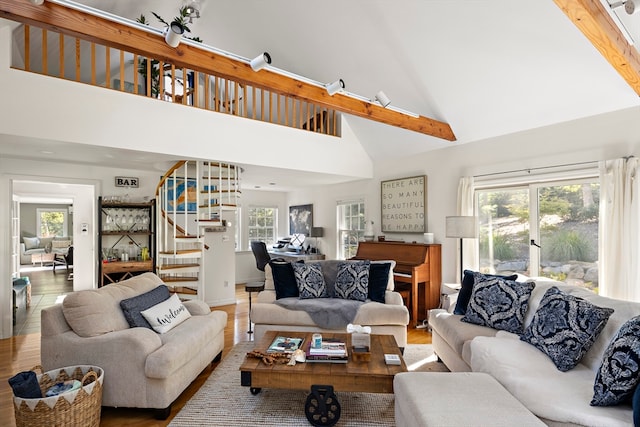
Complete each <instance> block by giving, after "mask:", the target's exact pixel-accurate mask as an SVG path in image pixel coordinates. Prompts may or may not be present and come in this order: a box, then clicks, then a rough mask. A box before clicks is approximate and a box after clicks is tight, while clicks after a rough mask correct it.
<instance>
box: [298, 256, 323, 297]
mask: <svg viewBox="0 0 640 427" xmlns="http://www.w3.org/2000/svg"><path fill="white" fill-rule="evenodd" d="M291 266H292V267H293V273H294V275H295V276H296V283H297V284H298V293H299V294H300V299H310V298H327V297H328V294H327V285H326V284H325V282H324V276H323V275H322V267H321V266H320V264H319V263H317V262H313V263H309V264H298V263H293V264H291Z"/></svg>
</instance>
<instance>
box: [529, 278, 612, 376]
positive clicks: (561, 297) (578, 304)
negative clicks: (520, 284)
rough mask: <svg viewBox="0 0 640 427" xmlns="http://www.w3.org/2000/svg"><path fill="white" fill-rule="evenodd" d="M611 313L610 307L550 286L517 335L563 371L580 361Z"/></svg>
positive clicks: (573, 366)
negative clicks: (528, 322) (527, 324)
mask: <svg viewBox="0 0 640 427" xmlns="http://www.w3.org/2000/svg"><path fill="white" fill-rule="evenodd" d="M612 313H613V309H612V308H606V307H598V306H596V305H593V304H592V303H590V302H589V301H587V300H585V299H582V298H579V297H576V296H573V295H569V294H567V293H566V292H563V291H561V290H560V289H558V288H557V287H555V286H552V287H551V288H549V289H548V290H547V292H545V294H544V296H543V297H542V300H541V301H540V306H539V307H538V310H537V311H536V313H535V314H534V315H533V320H532V321H531V324H530V325H529V327H528V328H527V329H526V330H525V331H524V334H522V336H521V337H520V339H521V340H522V341H524V342H528V343H529V344H531V345H533V346H535V347H536V348H538V350H540V351H542V352H543V353H544V354H546V355H547V356H549V358H551V360H552V361H553V363H554V364H555V365H556V367H557V368H558V370H559V371H562V372H566V371H568V370H570V369H573V368H575V366H576V365H577V364H578V363H580V360H582V357H583V356H584V355H585V354H586V353H587V351H589V349H590V348H591V346H592V345H593V343H594V342H595V340H596V338H598V335H600V332H602V329H604V327H605V325H606V324H607V321H608V320H609V316H611V314H612Z"/></svg>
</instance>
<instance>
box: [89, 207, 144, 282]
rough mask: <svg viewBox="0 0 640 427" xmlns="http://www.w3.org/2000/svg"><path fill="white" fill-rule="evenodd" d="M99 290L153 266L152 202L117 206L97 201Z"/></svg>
mask: <svg viewBox="0 0 640 427" xmlns="http://www.w3.org/2000/svg"><path fill="white" fill-rule="evenodd" d="M98 208H99V211H100V215H99V216H98V230H99V235H98V243H99V248H100V267H99V271H100V286H104V285H108V284H109V283H115V282H119V281H120V280H124V279H128V278H129V277H132V276H135V275H137V274H141V273H144V272H147V271H151V272H154V271H155V268H156V264H155V258H154V254H155V223H156V218H155V200H151V201H148V202H140V203H135V202H120V201H105V200H103V198H102V197H100V198H99V199H98Z"/></svg>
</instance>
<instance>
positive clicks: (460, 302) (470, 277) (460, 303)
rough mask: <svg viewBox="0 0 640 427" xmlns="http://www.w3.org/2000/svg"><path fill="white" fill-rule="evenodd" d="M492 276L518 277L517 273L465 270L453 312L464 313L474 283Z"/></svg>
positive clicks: (513, 278)
mask: <svg viewBox="0 0 640 427" xmlns="http://www.w3.org/2000/svg"><path fill="white" fill-rule="evenodd" d="M494 277H500V278H502V279H506V280H516V279H517V278H518V275H517V274H513V275H511V276H501V275H497V274H483V273H479V272H477V271H471V270H465V271H464V277H463V278H462V284H461V287H460V292H458V299H457V300H456V306H455V308H454V310H453V314H465V313H466V312H467V306H468V305H469V301H470V300H471V293H472V292H473V287H474V286H475V285H476V283H479V282H482V281H484V280H489V279H492V278H494Z"/></svg>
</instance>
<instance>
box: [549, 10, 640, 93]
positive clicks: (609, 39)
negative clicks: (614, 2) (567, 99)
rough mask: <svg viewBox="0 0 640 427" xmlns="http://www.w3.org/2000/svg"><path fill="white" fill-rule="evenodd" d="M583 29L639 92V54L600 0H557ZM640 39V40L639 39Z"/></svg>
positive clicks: (596, 46)
mask: <svg viewBox="0 0 640 427" xmlns="http://www.w3.org/2000/svg"><path fill="white" fill-rule="evenodd" d="M554 2H555V3H556V5H557V6H558V7H559V8H560V9H562V11H563V12H564V13H565V15H567V17H569V19H570V20H571V21H572V22H573V23H574V24H575V26H576V27H578V29H580V31H582V33H583V34H584V35H585V36H586V37H587V38H588V39H589V41H590V42H591V44H593V46H594V47H595V48H596V49H598V51H599V52H600V54H601V55H602V56H604V58H605V59H606V60H607V61H609V63H610V64H611V65H612V66H613V68H615V70H616V71H617V72H618V73H619V74H620V75H621V76H622V78H624V79H625V81H626V82H627V83H628V84H629V86H631V87H632V88H633V90H634V91H635V92H636V93H637V94H638V95H640V56H639V54H638V51H637V50H636V48H635V47H633V46H632V45H631V44H629V42H627V39H626V38H625V37H624V35H623V34H622V31H621V30H620V29H619V28H618V26H617V25H616V24H615V22H614V21H613V19H612V18H611V16H610V15H609V13H608V12H607V10H606V9H605V6H603V4H602V3H601V2H600V1H599V0H554ZM639 42H640V40H639Z"/></svg>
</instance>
